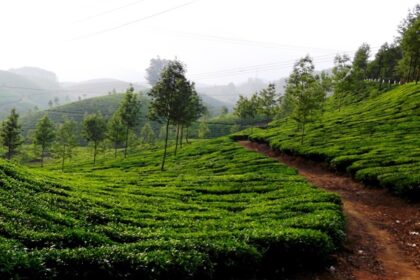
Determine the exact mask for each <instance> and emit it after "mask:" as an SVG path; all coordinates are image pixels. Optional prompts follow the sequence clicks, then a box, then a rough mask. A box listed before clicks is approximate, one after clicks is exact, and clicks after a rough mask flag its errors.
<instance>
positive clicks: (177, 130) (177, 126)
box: [175, 124, 179, 155]
mask: <svg viewBox="0 0 420 280" xmlns="http://www.w3.org/2000/svg"><path fill="white" fill-rule="evenodd" d="M175 138H176V139H175V155H176V152H177V150H178V139H179V124H177V125H176V137H175Z"/></svg>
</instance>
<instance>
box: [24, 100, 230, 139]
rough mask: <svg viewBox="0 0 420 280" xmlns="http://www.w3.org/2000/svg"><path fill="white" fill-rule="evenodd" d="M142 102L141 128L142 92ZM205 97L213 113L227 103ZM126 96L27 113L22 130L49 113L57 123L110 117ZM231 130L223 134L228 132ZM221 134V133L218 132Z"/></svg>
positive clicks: (28, 129) (144, 106) (145, 104)
mask: <svg viewBox="0 0 420 280" xmlns="http://www.w3.org/2000/svg"><path fill="white" fill-rule="evenodd" d="M140 96H141V98H140V100H141V103H142V113H141V115H142V116H143V117H142V118H141V120H140V123H139V128H141V127H142V126H143V125H144V123H145V122H147V121H148V120H147V118H146V116H147V112H148V107H149V98H148V97H147V96H146V95H145V94H144V93H142V94H141V95H140ZM200 96H201V97H202V99H203V103H204V105H205V106H206V107H208V109H209V112H210V113H211V114H219V113H220V111H221V107H222V106H224V105H225V103H223V102H221V101H218V100H215V99H213V98H211V97H208V96H206V95H200ZM123 97H124V94H123V93H117V94H110V95H105V96H99V97H93V98H87V99H83V100H80V101H76V102H72V103H69V104H65V105H61V106H56V107H53V108H51V109H48V110H45V111H40V112H33V113H30V114H27V115H24V116H23V117H22V119H21V124H22V130H23V132H24V135H25V136H28V134H29V133H30V132H31V130H33V129H34V128H35V126H36V124H37V123H38V121H39V120H40V119H41V118H42V117H43V116H44V115H45V114H47V115H48V116H49V118H50V119H51V120H52V121H53V122H54V123H56V124H58V123H61V122H63V120H64V119H66V118H67V119H71V120H74V121H76V122H77V123H79V124H80V123H82V121H83V117H84V116H85V115H86V114H91V113H96V112H100V113H101V114H102V115H103V116H104V117H106V118H109V117H111V116H112V114H113V113H114V112H115V111H116V110H117V109H118V107H119V105H120V102H121V100H122V98H123ZM152 126H153V128H154V129H155V132H156V134H158V133H159V129H160V126H161V125H160V124H158V123H156V122H152ZM228 133H229V131H227V132H226V133H224V134H222V135H226V134H228ZM218 135H220V134H218Z"/></svg>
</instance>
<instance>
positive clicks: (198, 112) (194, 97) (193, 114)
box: [177, 83, 208, 147]
mask: <svg viewBox="0 0 420 280" xmlns="http://www.w3.org/2000/svg"><path fill="white" fill-rule="evenodd" d="M187 90H188V91H187V92H186V93H185V94H184V97H185V105H184V106H183V107H182V112H181V113H180V117H179V118H178V120H177V122H178V126H180V131H181V137H180V144H181V147H182V139H183V136H184V128H186V133H185V140H186V142H187V143H188V128H189V127H190V126H191V125H192V124H193V122H195V121H197V120H198V119H199V118H201V117H202V116H203V115H204V114H205V113H206V112H208V110H207V108H206V107H205V106H204V105H203V102H202V100H201V97H200V96H199V95H198V93H197V91H196V90H195V85H194V83H192V84H190V85H189V87H188V89H187Z"/></svg>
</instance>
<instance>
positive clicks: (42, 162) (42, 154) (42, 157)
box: [41, 146, 45, 167]
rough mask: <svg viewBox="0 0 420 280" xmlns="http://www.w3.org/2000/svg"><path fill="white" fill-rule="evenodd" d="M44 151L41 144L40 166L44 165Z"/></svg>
mask: <svg viewBox="0 0 420 280" xmlns="http://www.w3.org/2000/svg"><path fill="white" fill-rule="evenodd" d="M44 153H45V147H44V146H42V148H41V167H44Z"/></svg>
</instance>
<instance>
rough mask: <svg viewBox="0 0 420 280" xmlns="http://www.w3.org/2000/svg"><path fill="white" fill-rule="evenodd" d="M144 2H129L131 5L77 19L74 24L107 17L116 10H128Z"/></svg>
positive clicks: (141, 0) (142, 0)
mask: <svg viewBox="0 0 420 280" xmlns="http://www.w3.org/2000/svg"><path fill="white" fill-rule="evenodd" d="M144 1H145V0H140V1H135V2H131V3H128V4H126V5H124V6H120V7H117V8H114V9H111V10H107V11H104V12H101V13H98V14H95V15H91V16H88V17H85V18H82V19H79V20H78V21H76V22H74V23H82V22H85V21H89V20H91V19H94V18H97V17H101V16H104V15H107V14H111V13H113V12H116V11H118V10H122V9H125V8H128V7H131V6H134V5H136V4H138V3H140V2H144Z"/></svg>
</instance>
